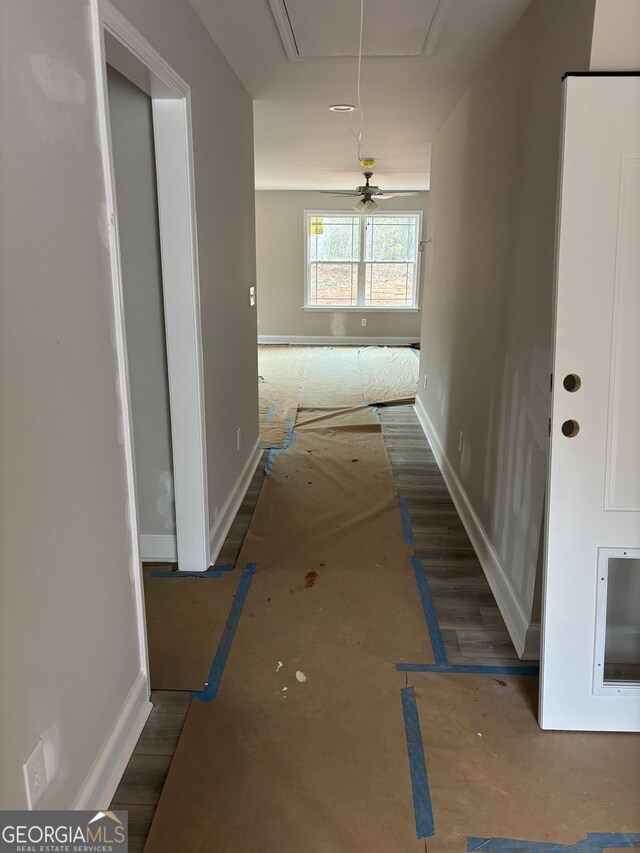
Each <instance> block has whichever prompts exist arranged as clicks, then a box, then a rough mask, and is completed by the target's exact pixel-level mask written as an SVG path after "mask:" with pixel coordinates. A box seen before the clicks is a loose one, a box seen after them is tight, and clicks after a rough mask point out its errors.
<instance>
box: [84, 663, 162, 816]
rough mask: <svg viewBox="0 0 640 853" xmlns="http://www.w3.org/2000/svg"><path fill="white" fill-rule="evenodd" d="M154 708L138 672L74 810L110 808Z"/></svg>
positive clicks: (145, 680) (141, 674)
mask: <svg viewBox="0 0 640 853" xmlns="http://www.w3.org/2000/svg"><path fill="white" fill-rule="evenodd" d="M152 708H153V705H152V704H151V702H150V701H149V683H148V681H147V676H146V675H145V673H144V672H139V673H138V677H137V678H136V680H135V681H134V683H133V687H132V688H131V690H130V692H129V695H128V696H127V698H126V700H125V703H124V705H123V706H122V709H121V711H120V713H119V714H118V717H117V719H116V721H115V723H114V725H113V728H112V729H111V732H110V733H109V736H108V737H107V739H106V741H105V742H104V744H103V746H102V749H101V750H100V752H99V754H98V757H97V759H96V761H95V762H94V765H93V767H92V768H91V770H90V771H89V775H88V776H87V778H86V779H85V781H84V783H83V785H82V788H81V789H80V792H79V793H78V796H77V797H76V799H75V801H74V803H73V806H72V808H73V809H74V810H76V809H87V810H89V809H90V810H94V809H96V810H97V809H101V810H103V811H104V810H105V809H108V808H109V804H110V803H111V800H112V799H113V795H114V794H115V792H116V788H117V787H118V785H119V784H120V780H121V779H122V775H123V774H124V771H125V768H126V766H127V764H128V763H129V759H130V758H131V756H132V754H133V750H134V748H135V745H136V743H137V742H138V738H139V737H140V734H141V733H142V729H143V728H144V724H145V723H146V721H147V718H148V716H149V714H150V713H151V709H152Z"/></svg>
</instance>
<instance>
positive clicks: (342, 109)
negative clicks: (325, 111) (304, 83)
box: [329, 104, 357, 113]
mask: <svg viewBox="0 0 640 853" xmlns="http://www.w3.org/2000/svg"><path fill="white" fill-rule="evenodd" d="M329 109H330V110H331V112H333V113H352V112H354V110H356V109H357V107H354V106H353V104H331V106H330V107H329Z"/></svg>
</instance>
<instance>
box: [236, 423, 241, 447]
mask: <svg viewBox="0 0 640 853" xmlns="http://www.w3.org/2000/svg"><path fill="white" fill-rule="evenodd" d="M236 437H237V440H238V450H240V444H241V442H242V434H241V432H240V427H238V433H237V436H236Z"/></svg>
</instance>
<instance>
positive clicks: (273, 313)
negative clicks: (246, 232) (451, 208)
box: [256, 190, 429, 341]
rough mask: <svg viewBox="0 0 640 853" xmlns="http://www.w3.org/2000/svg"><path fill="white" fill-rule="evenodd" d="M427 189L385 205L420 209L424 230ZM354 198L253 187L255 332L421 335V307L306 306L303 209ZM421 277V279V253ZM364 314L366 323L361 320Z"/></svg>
mask: <svg viewBox="0 0 640 853" xmlns="http://www.w3.org/2000/svg"><path fill="white" fill-rule="evenodd" d="M428 195H429V194H428V193H426V192H422V193H420V194H419V195H418V196H416V197H410V198H396V199H389V200H387V201H385V202H382V203H381V209H382V205H384V209H385V210H421V211H423V214H424V216H423V222H422V229H423V234H424V233H425V232H426V228H427V224H426V220H427V216H426V213H427V198H428ZM353 201H354V200H352V199H346V200H344V199H335V198H331V197H330V196H326V195H321V194H320V193H318V192H313V191H310V190H309V191H304V190H262V191H259V192H257V193H256V238H257V239H256V253H257V269H258V334H259V335H260V336H262V335H275V336H282V337H285V338H286V337H290V336H294V337H295V336H307V337H325V336H332V337H336V338H340V337H406V338H410V339H412V340H416V341H417V340H419V338H420V312H419V311H418V312H412V313H405V312H395V313H394V312H393V311H388V312H387V311H366V310H364V309H363V310H360V309H359V310H357V311H305V310H304V307H303V306H304V227H303V215H304V214H303V211H305V210H351V209H352V207H353ZM422 261H423V263H422V264H421V279H422V280H421V282H420V289H421V290H422V282H423V281H424V275H425V266H426V264H425V263H424V257H423V258H422ZM362 317H366V319H367V326H366V327H364V328H363V327H362V326H361V325H360V320H361V318H362Z"/></svg>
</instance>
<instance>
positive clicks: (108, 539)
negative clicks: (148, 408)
mask: <svg viewBox="0 0 640 853" xmlns="http://www.w3.org/2000/svg"><path fill="white" fill-rule="evenodd" d="M117 5H118V7H119V8H120V9H121V10H122V12H123V13H124V14H126V15H127V17H129V18H130V20H131V21H132V22H133V23H134V25H135V26H137V27H138V29H139V30H141V31H142V33H143V34H144V35H145V36H146V38H147V39H148V40H149V41H150V42H151V43H152V44H153V45H154V47H155V48H156V49H157V50H159V51H160V52H161V53H162V54H163V55H164V56H165V57H166V59H167V60H168V61H169V62H170V63H171V64H172V65H173V66H174V67H175V68H176V70H177V71H178V72H179V73H180V74H181V75H182V76H183V77H184V79H185V80H187V82H188V83H189V84H190V86H191V88H192V106H193V131H194V159H195V183H196V188H197V189H196V202H197V216H198V245H199V262H200V285H201V299H202V318H203V339H204V366H205V386H206V401H205V403H206V417H207V449H208V460H207V463H208V473H209V488H210V506H211V510H212V516H213V514H214V512H215V507H216V504H219V505H220V506H222V505H223V504H224V502H225V500H226V499H227V498H228V496H229V495H230V494H231V492H232V490H233V488H234V486H235V484H236V482H237V479H238V477H239V474H240V472H241V471H242V468H243V466H244V465H245V463H246V461H247V459H248V457H249V453H250V450H251V448H252V445H253V443H254V441H255V440H256V439H257V435H258V419H257V382H256V374H257V358H256V346H255V340H256V318H255V312H254V311H253V310H252V309H250V308H249V303H248V299H247V287H248V286H249V285H250V284H251V283H253V282H254V280H255V256H254V240H255V236H254V188H253V138H252V104H251V99H250V98H249V96H248V95H247V93H246V92H245V90H244V89H243V87H242V86H241V84H240V83H239V81H238V79H237V78H236V76H235V75H234V74H233V72H232V71H231V69H230V68H229V66H228V65H227V63H226V61H225V60H224V58H223V57H222V54H221V53H220V52H219V50H218V49H217V48H216V46H215V45H214V44H213V42H212V41H211V38H210V37H209V35H208V34H207V33H206V31H205V30H204V28H203V27H202V25H201V24H200V22H199V20H198V18H197V17H196V15H195V13H194V12H193V10H192V8H191V6H190V5H189V3H188V2H187V0H117ZM0 40H1V43H0V64H1V67H0V74H1V76H2V81H3V85H2V87H1V88H0V115H2V117H3V119H4V121H3V129H2V158H1V160H0V185H1V186H2V193H1V194H0V215H1V229H0V233H1V234H2V245H0V257H1V258H2V268H1V275H2V281H1V289H0V393H1V398H2V406H1V407H0V436H1V439H0V471H1V472H2V475H1V477H0V489H1V492H0V684H1V685H2V707H1V709H0V743H2V750H3V752H2V760H1V761H0V807H2V808H10V807H13V808H23V807H25V803H26V799H25V794H24V785H23V781H22V763H23V762H24V760H25V759H26V757H27V756H28V754H29V752H30V751H31V749H32V748H33V747H34V746H35V744H36V743H37V741H38V738H39V737H41V736H44V737H45V739H46V741H47V743H48V744H49V745H50V752H51V755H52V762H53V766H54V768H55V776H54V778H53V781H52V783H51V786H50V788H49V790H48V791H47V794H46V795H45V797H44V798H43V800H42V801H41V803H40V805H41V806H42V807H43V808H66V807H69V806H71V805H72V804H73V802H74V801H75V798H76V797H77V795H78V793H79V791H80V790H81V788H82V785H83V783H84V782H85V780H86V779H87V776H88V774H89V773H90V771H91V769H92V767H93V765H94V762H95V761H96V759H97V758H98V756H99V754H100V751H101V749H102V747H103V744H104V743H105V741H106V739H107V737H108V736H109V734H110V732H111V730H112V727H113V726H114V723H116V721H117V720H118V719H119V717H120V714H121V710H122V708H123V704H124V703H125V700H126V699H127V696H128V695H129V693H130V691H131V689H132V686H133V685H134V682H135V680H136V678H137V676H138V673H139V669H140V665H139V657H138V637H137V631H136V622H135V610H134V595H133V589H132V587H131V585H130V576H129V560H130V537H129V531H128V530H127V528H126V524H125V518H126V508H125V504H126V501H127V488H126V480H125V465H124V452H123V448H122V446H121V442H120V440H119V435H120V434H121V429H122V427H121V424H120V423H119V418H120V415H119V403H118V399H117V393H116V375H117V374H116V356H115V350H114V346H113V343H112V341H113V334H114V319H113V305H112V295H111V273H110V264H109V251H108V240H107V236H106V235H107V228H108V226H107V222H106V217H105V210H106V206H105V201H106V194H105V187H104V177H103V170H102V160H101V153H100V147H99V133H98V124H97V105H96V89H95V79H94V56H93V47H92V39H91V27H90V17H89V2H88V0H57V2H55V3H42V2H40V0H5V2H3V3H1V4H0ZM238 426H240V427H241V428H242V434H243V439H244V440H243V445H242V448H241V451H240V452H238V451H237V450H236V429H237V427H238Z"/></svg>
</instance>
